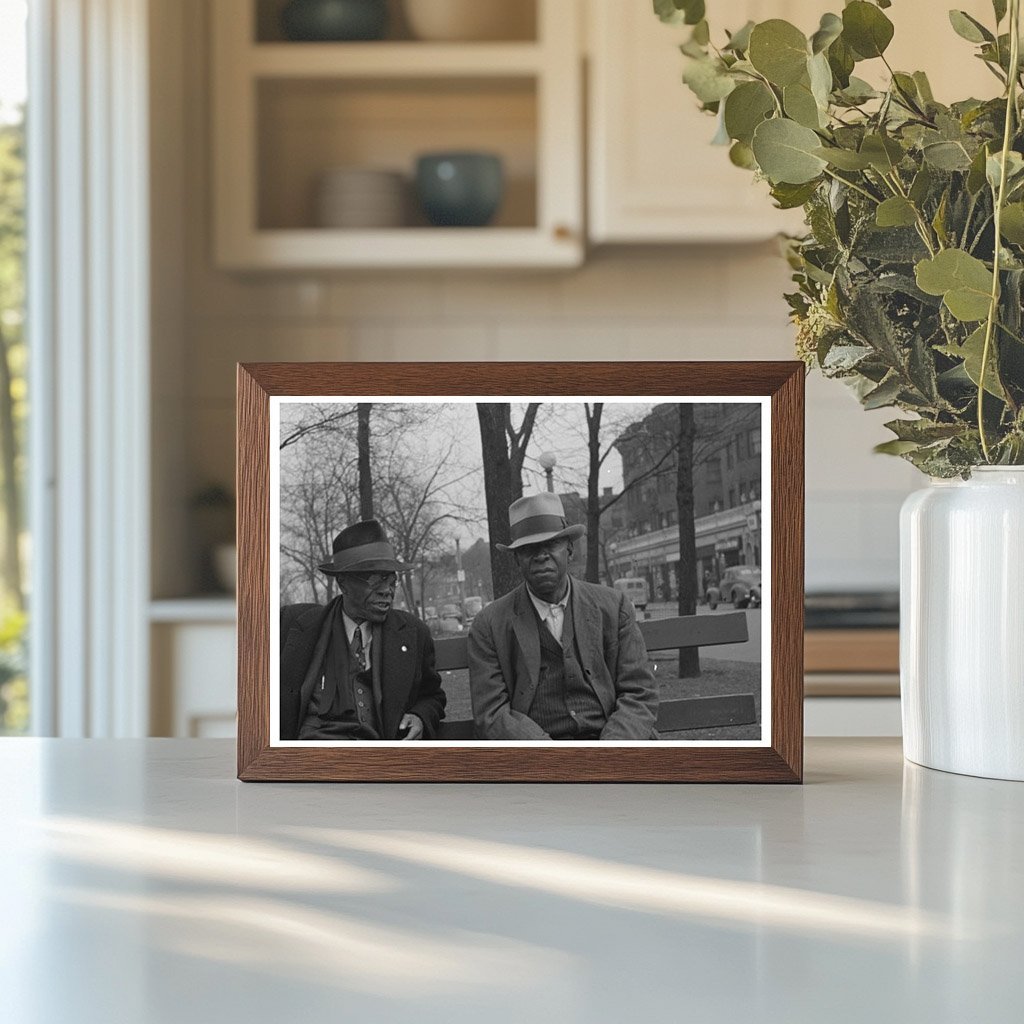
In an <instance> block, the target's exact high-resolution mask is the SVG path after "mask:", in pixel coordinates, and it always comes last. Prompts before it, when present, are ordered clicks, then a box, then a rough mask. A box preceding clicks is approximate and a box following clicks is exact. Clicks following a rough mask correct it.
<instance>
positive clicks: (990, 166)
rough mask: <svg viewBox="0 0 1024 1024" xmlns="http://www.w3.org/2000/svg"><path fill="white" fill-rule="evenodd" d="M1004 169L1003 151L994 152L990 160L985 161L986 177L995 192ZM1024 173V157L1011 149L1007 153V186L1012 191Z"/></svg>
mask: <svg viewBox="0 0 1024 1024" xmlns="http://www.w3.org/2000/svg"><path fill="white" fill-rule="evenodd" d="M1002 170H1003V154H1002V152H1001V151H1000V152H998V153H993V154H992V155H991V156H990V157H989V158H988V160H986V161H985V177H986V178H987V179H988V183H989V185H991V186H992V191H993V192H995V191H996V190H997V189H998V188H999V177H1000V175H1001V174H1002ZM1022 175H1024V157H1022V156H1021V155H1020V153H1017V152H1015V151H1014V150H1012V149H1011V150H1010V152H1009V153H1007V154H1006V185H1007V188H1008V189H1009V190H1010V191H1012V190H1013V188H1014V187H1015V182H1016V181H1017V179H1019V178H1020V177H1021V176H1022Z"/></svg>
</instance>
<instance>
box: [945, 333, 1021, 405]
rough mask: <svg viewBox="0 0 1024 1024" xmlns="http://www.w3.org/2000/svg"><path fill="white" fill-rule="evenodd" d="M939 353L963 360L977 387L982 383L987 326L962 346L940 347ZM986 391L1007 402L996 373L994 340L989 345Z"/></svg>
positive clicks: (971, 336)
mask: <svg viewBox="0 0 1024 1024" xmlns="http://www.w3.org/2000/svg"><path fill="white" fill-rule="evenodd" d="M938 351H939V352H942V353H943V354H944V355H947V356H949V357H950V358H952V359H962V360H963V368H964V371H965V372H966V374H967V376H968V377H970V378H971V380H972V382H973V383H974V386H975V387H979V386H980V383H981V361H982V356H983V355H984V352H985V325H984V324H982V325H981V326H980V327H979V328H978V329H977V330H975V331H974V332H973V333H972V334H971V335H970V336H969V337H968V338H967V340H966V341H965V342H964V343H963V344H962V345H960V346H959V347H958V346H956V345H940V346H938ZM985 390H986V391H987V392H988V393H989V394H990V395H994V396H995V397H996V398H1001V399H1003V400H1004V401H1005V400H1006V392H1005V391H1004V390H1003V385H1002V384H1000V382H999V374H998V372H997V371H996V346H995V341H994V340H993V341H992V342H991V343H990V345H989V355H988V364H987V366H986V367H985Z"/></svg>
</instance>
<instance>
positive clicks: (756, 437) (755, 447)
mask: <svg viewBox="0 0 1024 1024" xmlns="http://www.w3.org/2000/svg"><path fill="white" fill-rule="evenodd" d="M749 436H750V450H751V452H752V453H753V454H754V455H760V454H761V428H760V427H757V428H755V429H754V430H751V431H750V434H749Z"/></svg>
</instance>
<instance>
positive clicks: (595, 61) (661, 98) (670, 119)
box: [589, 0, 827, 242]
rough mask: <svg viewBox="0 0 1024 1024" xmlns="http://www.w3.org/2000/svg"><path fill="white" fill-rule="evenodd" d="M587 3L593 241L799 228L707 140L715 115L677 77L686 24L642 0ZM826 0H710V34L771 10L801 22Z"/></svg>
mask: <svg viewBox="0 0 1024 1024" xmlns="http://www.w3.org/2000/svg"><path fill="white" fill-rule="evenodd" d="M589 3H590V19H589V21H590V26H591V38H590V144H589V145H590V151H589V184H590V199H589V204H590V209H589V215H590V237H591V240H592V241H594V242H637V241H641V242H712V241H729V240H734V241H735V240H745V239H758V238H769V237H771V236H772V235H774V234H776V233H777V232H779V231H798V230H800V227H801V225H802V223H803V221H802V217H801V216H800V214H799V213H798V212H796V211H788V212H786V213H783V212H782V211H779V210H776V209H775V208H774V206H773V205H772V202H771V200H770V198H769V197H768V189H767V186H766V185H765V184H764V183H763V182H759V183H755V182H754V181H753V177H752V175H751V174H750V172H749V171H744V170H742V169H741V168H738V167H734V166H733V165H732V164H731V163H730V162H729V155H728V150H727V149H726V147H724V146H712V145H711V144H710V143H711V139H712V137H713V136H714V134H715V130H716V123H715V119H714V118H712V117H709V116H708V115H706V114H703V113H701V112H700V110H699V109H698V107H697V101H696V100H695V99H694V97H693V95H692V93H691V92H690V90H689V89H687V88H686V86H685V85H683V83H682V72H683V66H684V58H683V57H682V55H681V54H680V52H679V44H680V43H682V42H683V41H684V40H685V39H686V38H687V36H688V34H689V28H688V27H686V26H678V25H663V24H662V23H661V22H660V21H658V19H657V17H656V16H655V14H654V12H653V10H652V5H651V3H650V2H649V0H629V2H623V0H589ZM826 5H827V0H799V2H783V0H774V2H771V0H728V3H717V4H716V3H715V2H714V0H711V2H709V4H708V17H709V20H710V22H711V29H712V36H713V38H715V39H720V38H722V35H723V30H724V29H725V28H729V29H730V30H733V29H737V28H740V27H741V26H742V25H743V24H744V23H745V22H746V21H747V20H748V19H754V20H762V19H764V18H770V17H785V18H789V19H792V20H794V22H795V23H796V24H798V25H799V26H800V27H801V28H802V29H803V30H804V31H808V30H809V29H810V28H811V26H812V25H813V26H815V27H816V26H817V23H818V22H817V14H816V13H814V12H816V11H821V10H824V9H826ZM801 7H802V8H804V11H803V12H801V11H800V10H799V8H801ZM801 15H803V16H801ZM808 15H809V16H808ZM723 19H724V20H723Z"/></svg>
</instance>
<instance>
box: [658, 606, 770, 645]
mask: <svg viewBox="0 0 1024 1024" xmlns="http://www.w3.org/2000/svg"><path fill="white" fill-rule="evenodd" d="M640 632H641V633H643V636H644V643H645V644H646V645H647V650H648V651H667V650H669V649H670V648H673V647H715V646H717V645H719V644H742V643H746V641H747V639H748V638H749V636H750V634H749V633H748V632H747V615H746V612H724V613H723V614H721V615H682V616H676V617H675V618H672V619H647V620H646V621H645V622H641V623H640Z"/></svg>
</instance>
